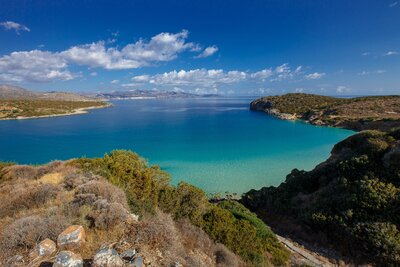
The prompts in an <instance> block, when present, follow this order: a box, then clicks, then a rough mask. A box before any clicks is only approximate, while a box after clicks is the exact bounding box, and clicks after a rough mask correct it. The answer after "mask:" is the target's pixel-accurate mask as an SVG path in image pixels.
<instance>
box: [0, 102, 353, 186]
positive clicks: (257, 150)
mask: <svg viewBox="0 0 400 267" xmlns="http://www.w3.org/2000/svg"><path fill="white" fill-rule="evenodd" d="M250 101H251V99H249V98H215V99H210V98H204V99H161V100H160V99H142V100H118V101H114V102H113V104H114V106H113V107H112V108H107V109H99V110H92V111H90V113H89V114H85V115H77V116H66V117H57V118H43V119H31V120H14V121H0V160H9V161H16V162H18V163H46V162H48V161H51V160H55V159H61V160H62V159H69V158H72V157H81V156H88V157H95V156H102V155H103V154H104V153H106V152H109V151H111V150H113V149H131V150H133V151H135V152H137V153H139V154H140V155H141V156H143V157H144V158H146V159H148V160H149V161H150V162H151V163H152V164H158V165H160V166H161V168H162V169H164V170H166V171H168V172H169V173H171V174H172V180H173V182H174V183H177V182H178V181H181V180H184V181H187V182H190V183H192V184H194V185H196V186H199V187H201V188H202V189H204V190H205V191H206V192H222V193H224V192H226V191H228V192H237V193H243V192H246V191H247V190H249V189H251V188H260V187H262V186H267V185H278V184H279V183H281V182H282V181H283V180H284V179H285V177H286V175H287V174H288V173H289V172H290V171H291V170H292V169H293V168H298V169H306V170H309V169H312V168H313V167H314V166H315V165H316V164H318V163H319V162H321V161H323V160H325V159H326V158H327V157H328V156H329V152H330V150H331V149H332V146H333V145H334V144H335V143H337V142H338V141H340V140H342V139H344V138H346V137H347V136H349V135H351V134H352V133H353V132H352V131H348V130H343V129H336V128H329V127H316V126H312V125H308V124H305V123H301V122H291V121H283V120H279V119H276V118H273V117H270V116H267V115H266V114H264V113H262V112H252V111H250V110H249V103H250Z"/></svg>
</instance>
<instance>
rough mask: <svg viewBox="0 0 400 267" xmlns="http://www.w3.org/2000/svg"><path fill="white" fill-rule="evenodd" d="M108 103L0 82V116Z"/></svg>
mask: <svg viewBox="0 0 400 267" xmlns="http://www.w3.org/2000/svg"><path fill="white" fill-rule="evenodd" d="M110 105H111V104H110V103H108V102H106V101H103V100H102V99H99V98H91V97H86V96H82V95H78V94H73V93H65V92H46V93H42V92H34V91H30V90H26V89H23V88H20V87H16V86H11V85H0V120H11V119H32V118H45V117H57V116H67V115H77V114H83V113H87V112H88V110H90V109H96V108H104V107H109V106H110Z"/></svg>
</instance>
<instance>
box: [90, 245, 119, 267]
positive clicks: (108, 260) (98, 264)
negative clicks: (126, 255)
mask: <svg viewBox="0 0 400 267" xmlns="http://www.w3.org/2000/svg"><path fill="white" fill-rule="evenodd" d="M92 266H93V267H120V266H121V267H122V266H124V261H123V260H122V259H121V257H120V256H119V255H118V252H117V251H116V250H115V249H113V248H101V249H100V250H99V251H97V252H96V254H95V255H94V258H93V265H92Z"/></svg>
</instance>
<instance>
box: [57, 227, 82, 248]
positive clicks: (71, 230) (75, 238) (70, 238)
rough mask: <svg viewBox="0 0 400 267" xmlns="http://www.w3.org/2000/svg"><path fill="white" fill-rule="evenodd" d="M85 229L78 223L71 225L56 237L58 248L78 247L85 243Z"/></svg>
mask: <svg viewBox="0 0 400 267" xmlns="http://www.w3.org/2000/svg"><path fill="white" fill-rule="evenodd" d="M85 238H86V236H85V230H84V229H83V227H82V226H80V225H71V226H69V227H68V228H67V229H65V230H64V231H63V232H62V233H61V234H60V235H59V236H58V238H57V245H58V246H59V247H60V249H69V250H73V249H79V248H80V247H81V246H82V245H83V244H84V243H85Z"/></svg>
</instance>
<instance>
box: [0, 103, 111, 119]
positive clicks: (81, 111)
mask: <svg viewBox="0 0 400 267" xmlns="http://www.w3.org/2000/svg"><path fill="white" fill-rule="evenodd" d="M109 107H112V104H111V103H109V102H106V104H105V105H103V106H92V107H85V108H77V109H74V110H73V111H72V112H68V113H58V114H49V115H40V116H30V117H25V116H18V117H15V118H0V121H8V120H31V119H43V118H53V117H63V116H73V115H82V114H87V113H89V110H92V109H101V108H109Z"/></svg>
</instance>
